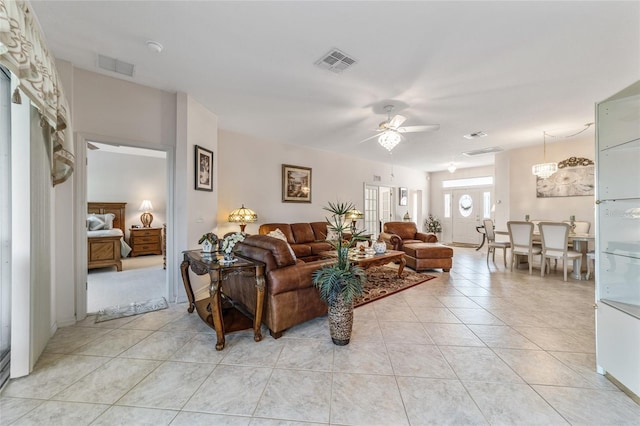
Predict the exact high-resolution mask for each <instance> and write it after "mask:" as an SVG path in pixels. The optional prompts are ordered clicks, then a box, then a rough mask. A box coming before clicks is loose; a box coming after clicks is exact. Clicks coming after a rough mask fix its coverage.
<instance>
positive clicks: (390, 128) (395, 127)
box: [362, 105, 440, 151]
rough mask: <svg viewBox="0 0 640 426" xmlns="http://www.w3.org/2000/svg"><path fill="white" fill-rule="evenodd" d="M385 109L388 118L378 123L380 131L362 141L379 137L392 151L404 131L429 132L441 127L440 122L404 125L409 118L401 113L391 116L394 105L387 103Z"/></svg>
mask: <svg viewBox="0 0 640 426" xmlns="http://www.w3.org/2000/svg"><path fill="white" fill-rule="evenodd" d="M384 110H385V111H386V112H387V120H386V121H383V122H382V123H380V124H379V125H378V129H377V132H378V133H376V134H375V135H373V136H370V137H368V138H366V139H364V140H363V141H362V142H365V141H368V140H369V139H373V138H376V137H377V138H378V143H379V144H380V145H382V146H383V147H384V148H386V149H387V150H388V151H391V150H392V149H393V148H395V146H396V145H398V144H399V143H400V141H402V134H403V133H413V132H429V131H435V130H438V129H439V128H440V125H439V124H427V125H423V126H402V123H404V122H405V121H406V120H407V118H406V117H404V116H402V115H399V114H396V115H394V116H393V117H391V112H392V111H393V105H385V107H384Z"/></svg>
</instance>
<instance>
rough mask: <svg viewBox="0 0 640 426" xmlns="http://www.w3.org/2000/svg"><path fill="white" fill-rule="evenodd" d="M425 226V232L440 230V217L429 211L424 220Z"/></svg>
mask: <svg viewBox="0 0 640 426" xmlns="http://www.w3.org/2000/svg"><path fill="white" fill-rule="evenodd" d="M425 227H426V228H427V232H432V233H434V234H435V233H438V232H442V224H441V223H440V219H438V218H437V217H435V216H434V215H432V214H431V213H429V217H428V218H427V220H426V221H425Z"/></svg>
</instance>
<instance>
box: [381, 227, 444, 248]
mask: <svg viewBox="0 0 640 426" xmlns="http://www.w3.org/2000/svg"><path fill="white" fill-rule="evenodd" d="M380 239H381V240H382V241H384V242H385V243H386V244H387V248H388V249H391V250H399V251H402V247H403V245H404V244H411V243H437V242H438V237H436V234H432V233H426V232H418V228H417V226H416V224H415V223H414V222H387V223H385V224H384V226H383V232H382V233H381V234H380Z"/></svg>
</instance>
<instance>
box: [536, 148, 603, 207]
mask: <svg viewBox="0 0 640 426" xmlns="http://www.w3.org/2000/svg"><path fill="white" fill-rule="evenodd" d="M594 172H595V166H594V163H593V161H592V160H590V159H588V158H581V157H571V158H568V159H566V160H564V161H561V162H559V163H558V171H557V172H555V173H554V174H552V175H551V176H549V177H548V178H546V179H543V178H541V177H537V178H536V197H537V198H551V197H581V196H585V195H586V196H593V195H594V193H595V192H594V187H595V179H594Z"/></svg>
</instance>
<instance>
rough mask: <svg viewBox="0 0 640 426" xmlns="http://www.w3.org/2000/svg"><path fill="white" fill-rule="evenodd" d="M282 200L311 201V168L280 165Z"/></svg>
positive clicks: (284, 201)
mask: <svg viewBox="0 0 640 426" xmlns="http://www.w3.org/2000/svg"><path fill="white" fill-rule="evenodd" d="M282 202H283V203H310V202H311V168H309V167H301V166H292V165H290V164H283V165H282Z"/></svg>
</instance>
